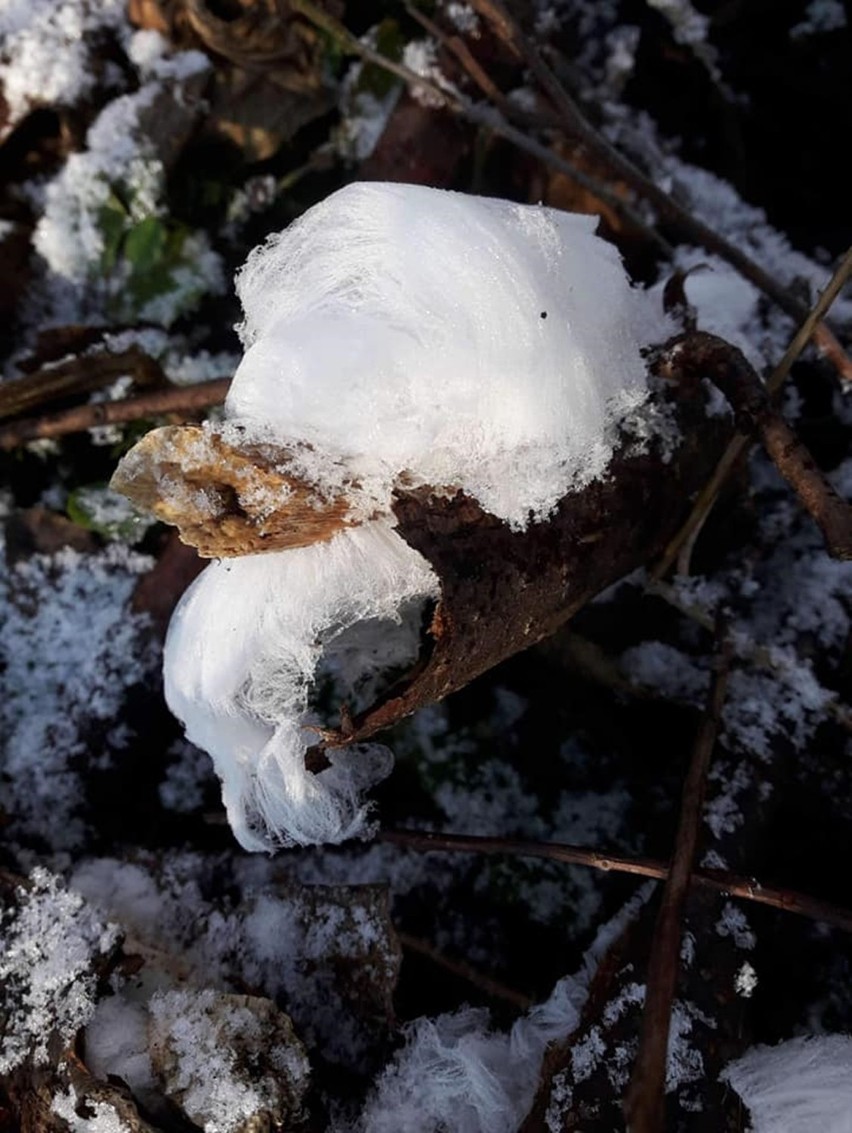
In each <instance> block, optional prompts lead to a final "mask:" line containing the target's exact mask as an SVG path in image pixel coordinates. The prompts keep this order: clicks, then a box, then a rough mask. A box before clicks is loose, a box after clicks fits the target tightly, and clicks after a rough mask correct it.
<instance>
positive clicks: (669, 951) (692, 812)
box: [624, 639, 732, 1133]
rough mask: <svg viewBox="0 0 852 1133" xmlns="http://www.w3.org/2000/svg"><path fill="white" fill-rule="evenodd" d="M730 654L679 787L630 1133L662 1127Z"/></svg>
mask: <svg viewBox="0 0 852 1133" xmlns="http://www.w3.org/2000/svg"><path fill="white" fill-rule="evenodd" d="M731 654H732V647H731V643H730V641H729V640H727V639H724V640H723V643H722V646H721V648H720V650H719V655H718V658H717V662H716V673H715V677H714V680H713V684H712V686H711V689H710V693H709V696H708V700H707V708H706V711H705V713H704V716H703V718H702V720H701V726H700V728H699V730H698V735H697V737H696V740H695V747H694V748H693V752H692V759H691V761H690V765H689V772H688V774H687V777H686V781H685V783H684V787H683V796H682V803H681V812H680V822H679V825H678V832H677V838H676V840H675V848H674V854H673V855H672V862H671V866H670V867H669V875H668V878H667V879H666V884H665V888H664V890H663V896H662V901H661V904H660V911H659V913H658V915H657V924H656V929H655V931H654V940H653V943H652V945H651V956H650V958H649V961H648V974H647V977H646V991H645V1008H644V1012H643V1015H642V1031H641V1034H640V1038H639V1051H638V1053H637V1055H636V1062H635V1063H634V1066H633V1073H632V1074H631V1077H630V1085H629V1087H628V1089H627V1094H626V1096H625V1099H624V1112H625V1116H626V1118H627V1124H628V1126H629V1128H630V1130H631V1133H657V1131H658V1130H661V1129H662V1128H663V1098H664V1095H665V1085H666V1054H667V1051H668V1042H669V1030H670V1026H671V1013H672V1004H673V1003H674V997H675V989H676V987H677V977H678V971H679V968H680V965H679V961H678V957H679V955H680V947H681V940H682V937H683V911H684V906H685V904H686V898H687V894H688V893H689V889H690V885H691V881H692V871H693V864H694V861H695V854H696V850H697V848H698V836H699V830H700V827H701V811H702V807H703V804H704V792H705V787H706V783H707V772H708V770H709V768H710V759H711V756H712V754H713V748H714V746H715V744H716V736H717V733H718V730H719V721H720V718H721V715H722V706H723V704H724V701H725V690H726V687H727V680H728V671H729V667H730V660H731Z"/></svg>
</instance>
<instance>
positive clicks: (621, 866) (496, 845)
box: [223, 819, 852, 933]
mask: <svg viewBox="0 0 852 1133" xmlns="http://www.w3.org/2000/svg"><path fill="white" fill-rule="evenodd" d="M223 821H224V819H223ZM379 840H380V841H382V842H390V843H392V844H393V845H396V846H405V847H406V849H409V850H415V851H419V852H420V853H424V854H428V853H451V854H484V855H487V856H497V855H505V856H508V857H519V858H543V859H545V860H547V861H553V862H562V863H564V864H565V865H581V866H588V867H589V868H590V869H597V870H601V871H602V872H604V873H627V874H632V875H633V876H636V877H650V878H653V879H654V880H656V881H663V880H665V878H667V877H668V873H669V868H668V865H666V863H665V862H661V861H659V860H657V859H655V858H630V857H626V856H624V855H623V854H604V853H601V852H600V851H598V850H590V849H588V848H586V847H584V846H571V845H567V844H566V843H564V842H527V841H524V840H523V839H517V838H483V837H477V836H475V835H471V834H438V833H434V832H432V831H425V830H383V831H382V832H381V834H380V835H379ZM692 880H693V881H694V882H695V884H696V885H700V886H702V887H703V888H706V889H713V890H715V891H716V892H717V893H724V894H726V895H727V896H729V897H737V898H739V899H741V900H743V901H752V902H754V903H755V904H757V905H766V906H768V907H769V908H772V909H781V910H783V911H784V912H788V913H796V914H797V915H798V916H801V917H807V918H808V919H809V920H813V921H818V922H820V923H822V924H830V925H834V927H835V928H839V929H841V930H842V931H843V932H849V933H852V912H850V911H849V910H847V909H841V908H839V907H838V906H837V905H832V904H830V903H829V902H827V901H820V900H819V899H818V898H816V897H810V896H808V895H807V894H806V893H798V892H796V891H795V890H793V889H784V888H780V887H777V886H772V885H763V884H761V882H759V881H756V880H755V879H754V878H748V877H742V876H740V875H739V874H735V873H730V872H728V871H727V870H723V869H699V870H696V871H695V873H693V875H692Z"/></svg>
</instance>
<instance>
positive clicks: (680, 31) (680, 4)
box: [647, 0, 710, 46]
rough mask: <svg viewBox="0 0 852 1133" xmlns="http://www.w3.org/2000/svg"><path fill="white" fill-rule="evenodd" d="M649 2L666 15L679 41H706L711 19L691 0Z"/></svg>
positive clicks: (701, 42) (697, 43)
mask: <svg viewBox="0 0 852 1133" xmlns="http://www.w3.org/2000/svg"><path fill="white" fill-rule="evenodd" d="M647 4H648V7H649V8H656V9H657V11H658V12H661V13H662V15H664V16H665V18H666V19H667V20H668V22H669V24H670V25H671V28H672V32H673V34H674V37H675V40H676V41H677V42H678V43H685V44H689V45H690V46H696V45H699V44H703V43H705V42H706V40H707V31H708V29H709V27H710V20H709V19H708V17H707V16H705V15H702V13H701V12H697V11H696V10H695V8H694V7H693V5H692V4H690V3H689V0H647Z"/></svg>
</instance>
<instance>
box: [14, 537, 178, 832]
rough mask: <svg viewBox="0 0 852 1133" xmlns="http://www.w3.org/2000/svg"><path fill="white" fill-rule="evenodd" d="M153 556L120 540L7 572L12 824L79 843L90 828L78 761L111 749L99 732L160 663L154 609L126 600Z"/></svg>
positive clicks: (100, 756)
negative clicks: (135, 607)
mask: <svg viewBox="0 0 852 1133" xmlns="http://www.w3.org/2000/svg"><path fill="white" fill-rule="evenodd" d="M150 566H151V560H150V559H149V558H147V557H146V556H142V555H137V554H134V553H133V552H130V551H128V550H126V549H125V548H124V547H122V546H118V545H113V546H111V547H109V548H108V549H106V550H105V551H103V552H101V553H98V554H93V555H82V554H79V553H78V552H76V551H72V550H70V549H66V550H63V551H60V552H58V553H57V554H55V555H51V556H48V555H34V556H33V557H32V558H30V559H27V560H24V561H21V562H18V563H16V564H15V565H14V566H12V567H11V568H10V569H8V570H7V571H3V572H2V573H0V620H1V621H2V623H3V634H2V643H0V661H1V662H2V664H3V666H4V672H3V682H4V696H3V698H2V700H0V733H2V735H3V738H4V744H5V746H4V750H3V751H2V753H1V754H2V758H0V769H2V772H3V775H4V779H5V783H4V806H5V808H6V810H7V812H8V814H9V817H10V821H11V828H10V831H9V833H11V834H12V835H13V836H15V837H17V838H23V839H25V840H27V841H31V840H32V839H33V838H36V839H38V840H40V841H42V842H44V843H46V844H47V845H48V846H50V847H51V848H53V849H57V850H59V849H66V850H67V849H71V848H73V847H75V846H78V845H79V844H80V843H81V842H82V841H83V840H84V838H85V835H86V823H85V802H86V800H85V797H84V791H83V788H82V786H81V773H80V770H78V768H77V766H76V764H77V763H78V762H79V761H80V759H81V757H82V756H83V754H84V753H86V752H87V751H88V753H89V758H90V760H91V761H92V762H93V763H95V764H97V761H98V760H103V759H104V758H107V759H109V754H108V752H109V749H110V748H111V747H112V746H114V745H111V744H109V743H108V742H107V741H106V740H105V739H104V738H98V736H99V728H100V729H103V728H104V727H106V726H107V725H109V724H110V723H111V722H112V721H114V720H116V719H117V718H118V716H119V714H120V711H121V707H122V704H123V702H124V696H125V694H126V692H127V690H128V689H130V688H131V687H132V686H133V685H134V684H137V683H138V682H141V681H143V680H145V679H147V678H148V677H150V675H151V674H152V672H153V669H154V665H155V663H156V660H157V654H156V651H155V649H154V648H153V646H152V645H151V643H150V641H149V640H148V634H147V632H146V630H147V622H146V619H145V618H143V617H140V616H139V615H136V614H132V613H130V611H129V610H128V603H129V599H130V595H131V593H132V590H133V587H134V585H135V583H136V580H137V578H138V576H139V575H140V574H141V573H142V572H143V571H145V570H148V569H149V568H150Z"/></svg>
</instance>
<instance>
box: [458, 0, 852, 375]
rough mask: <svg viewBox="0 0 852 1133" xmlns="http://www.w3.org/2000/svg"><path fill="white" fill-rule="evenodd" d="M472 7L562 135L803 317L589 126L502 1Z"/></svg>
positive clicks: (833, 348)
mask: <svg viewBox="0 0 852 1133" xmlns="http://www.w3.org/2000/svg"><path fill="white" fill-rule="evenodd" d="M471 7H473V8H474V9H475V10H476V11H477V12H478V13H479V14H480V15H481V16H483V17H484V18H485V19H486V20H488V22H489V23H490V24H491V26H492V28H493V29H494V31H495V32H496V34H497V35H498V36H499V37H500V39H502V40H503V42H504V43H506V44H507V46H508V47H509V48H510V49H511V50H512V51H513V52H514V53H515V54H516V55H517V56H518V58H519V59H521V60H522V61H523V62H524V63H525V64H526V66H527V67H529V69H530V71H531V72H532V73H533V75H534V76H535V78H536V79H537V80H538V82H539V83H540V84H541V86H542V88H543V90H544V91H545V93H546V94H547V95H548V97H549V98H550V100H551V102H552V103H553V106H554V108H555V110H556V111H557V113H558V114H559V116H560V119H561V121H562V125H563V129H564V131H565V132H566V133H567V134H569V135H571V136H573V137H574V138H576V139H577V140H578V141H580V142H582V143H583V144H584V145H586V146H587V147H588V148H589V150H590V151H591V152H592V153H595V154H597V156H598V157H600V158H601V159H602V160H604V161H605V162H606V163H607V165H609V167H610V169H611V170H612V171H613V173H615V174H616V175H617V176H618V177H619V178H621V179H622V180H624V181H626V182H627V184H628V185H630V186H631V187H632V188H633V190H634V191H635V192H636V193H638V194H639V195H640V196H641V197H644V198H645V199H646V200H647V201H649V202H650V203H651V204H652V205H654V206H655V207H656V208H657V209H658V210H659V212H660V214H661V216H664V217H665V218H667V219H668V220H669V221H670V222H672V223H673V224H675V225H677V226H678V227H679V228H680V229H681V230H682V231H683V232H684V233H686V234H688V235H689V236H690V237H691V238H692V239H694V240H695V241H697V243H699V244H700V245H701V246H702V247H703V248H705V249H706V250H707V251H708V252H713V253H715V254H716V255H718V256H720V257H721V258H722V259H723V260H726V261H727V262H728V263H729V264H731V265H732V266H733V267H735V268H736V269H737V271H738V272H739V273H740V275H742V276H744V277H745V278H746V279H748V280H750V281H751V282H752V283H753V284H754V285H755V286H756V287H758V288H759V289H760V290H761V291H763V292H764V293H765V294H766V295H768V296H770V298H772V299H773V300H774V301H775V302H776V303H777V304H778V306H779V307H780V308H781V309H782V310H783V311H786V312H787V314H788V315H790V316H791V317H792V318H794V319H796V320H798V321H800V322H801V321H802V320H803V319H805V318H806V317H807V315H808V309H807V307H806V306H805V304H804V303H802V302H800V300H798V299H797V298H796V297H795V296H794V295H792V294H791V293H790V292H789V291H788V290H787V288H785V287H784V286H783V285H782V284H780V283H779V282H778V281H777V280H776V279H775V278H774V277H773V276H772V275H770V274H769V272H767V271H765V270H764V269H763V268H762V267H760V265H759V264H756V263H755V262H754V260H751V259H749V257H748V256H746V255H745V254H744V253H743V252H742V251H740V249H739V248H737V247H736V246H735V245H734V244H731V243H729V241H727V240H726V239H725V238H724V237H723V236H720V235H719V233H718V232H716V231H714V230H713V229H712V228H710V227H709V226H708V225H706V224H705V223H704V222H703V221H701V220H699V219H698V218H697V217H695V216H693V215H692V214H691V213H690V212H688V210H687V209H685V208H684V207H683V206H682V205H680V204H678V202H677V201H676V200H674V198H672V197H671V196H669V194H668V193H667V192H665V190H664V189H661V188H660V187H659V185H656V184H655V183H654V182H653V181H652V180H651V179H650V178H649V177H646V176H645V174H644V173H642V171H641V170H640V169H638V168H637V167H636V166H635V165H634V164H633V162H632V161H630V160H629V159H628V158H626V157H625V156H624V155H623V154H621V153H619V151H618V150H617V149H616V148H615V146H613V145H612V144H611V143H610V142H609V141H608V140H607V139H606V137H605V136H604V135H603V134H602V133H601V132H600V131H599V130H596V129H595V128H594V126H592V124H591V123H590V122H589V121H588V119H587V118H586V117H585V116H584V115H583V113H582V111H581V110H580V108H579V107H578V106H577V104H576V102H575V101H574V99H573V98H572V97H571V95H570V94H569V93H568V91H567V90H566V89H565V87H564V86H563V85H562V83H561V82H560V81H559V79H558V78H557V77H556V75H555V74H554V73H553V71H552V70H551V69H550V67H549V66H548V65H547V63H546V62H545V61H544V59H543V58H542V56H541V54H540V53H539V51H538V49H537V48H536V46H535V44H534V43H532V41H531V40H530V39H528V38H527V36H526V35H525V34H524V32H523V31H522V29H521V27H520V25H519V24H518V22H517V20H516V19H515V18H514V16H512V15H511V13H510V12H509V11H508V10H507V9H506V7H505V6H504V5H503V4H502V3H501V0H471ZM820 342H821V345H822V344H824V345H825V350H826V353H827V354H829V355H830V356H831V357H832V359H833V360H835V362H836V360H837V357H838V352H839V355H840V357H841V358H842V359H843V362H842V364H841V367H840V368H841V371H842V373H843V374H844V376H846V375H848V374H850V373H852V362H850V360H849V359H848V358H847V357H846V355H845V354H844V352H843V350H842V348H841V346H840V344H839V343H838V342H837V340H836V339H835V337H834V335H833V334H832V333H831V331H830V330H829V329H828V327H823V328H821V330H820Z"/></svg>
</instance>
